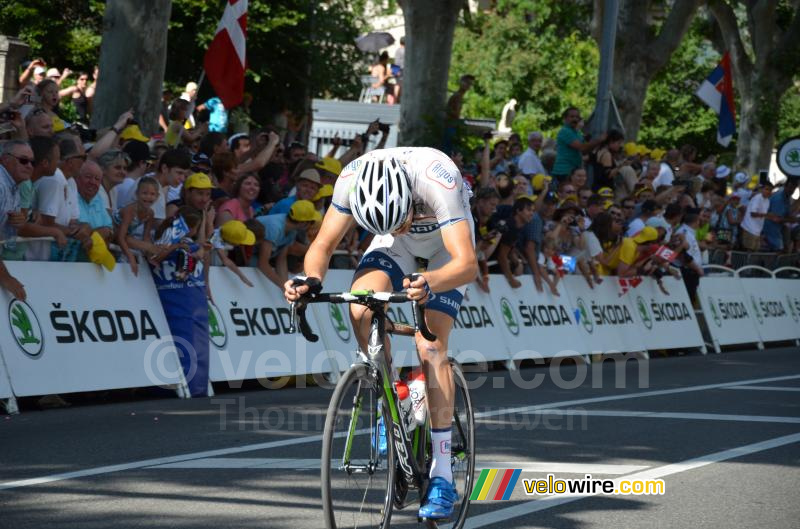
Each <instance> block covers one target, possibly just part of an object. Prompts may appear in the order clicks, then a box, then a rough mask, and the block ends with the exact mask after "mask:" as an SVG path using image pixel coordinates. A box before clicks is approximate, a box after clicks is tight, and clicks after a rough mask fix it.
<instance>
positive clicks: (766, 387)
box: [722, 386, 800, 391]
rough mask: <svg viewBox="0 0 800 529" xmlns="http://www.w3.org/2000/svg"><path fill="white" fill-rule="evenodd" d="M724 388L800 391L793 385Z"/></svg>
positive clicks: (733, 387) (732, 387)
mask: <svg viewBox="0 0 800 529" xmlns="http://www.w3.org/2000/svg"><path fill="white" fill-rule="evenodd" d="M722 389H749V390H757V391H800V388H798V387H792V386H731V387H726V388H722Z"/></svg>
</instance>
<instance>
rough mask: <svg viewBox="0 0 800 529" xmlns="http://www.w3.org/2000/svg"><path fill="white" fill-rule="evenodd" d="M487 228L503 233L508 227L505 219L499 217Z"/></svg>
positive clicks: (506, 231)
mask: <svg viewBox="0 0 800 529" xmlns="http://www.w3.org/2000/svg"><path fill="white" fill-rule="evenodd" d="M489 228H490V229H491V230H493V231H496V232H497V233H499V234H500V235H505V234H506V233H508V230H509V229H510V227H509V225H508V222H506V221H505V219H499V220H498V221H497V222H494V223H493V225H491V226H489Z"/></svg>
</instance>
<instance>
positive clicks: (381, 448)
mask: <svg viewBox="0 0 800 529" xmlns="http://www.w3.org/2000/svg"><path fill="white" fill-rule="evenodd" d="M372 445H373V446H374V445H375V433H374V432H373V434H372ZM386 452H387V447H386V425H385V424H384V423H383V417H378V453H379V454H380V455H382V456H385V455H386Z"/></svg>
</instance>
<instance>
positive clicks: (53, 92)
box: [36, 79, 67, 132]
mask: <svg viewBox="0 0 800 529" xmlns="http://www.w3.org/2000/svg"><path fill="white" fill-rule="evenodd" d="M36 93H37V94H38V95H39V97H40V98H41V101H40V102H39V108H41V109H43V110H44V111H45V112H46V113H47V115H48V116H49V117H50V120H51V121H52V122H53V132H59V131H62V130H64V129H65V128H67V123H66V122H65V121H64V120H63V119H61V118H60V117H59V116H58V103H59V101H60V98H59V96H58V84H57V83H56V82H55V81H53V80H52V79H45V80H44V81H42V82H40V83H39V84H37V85H36Z"/></svg>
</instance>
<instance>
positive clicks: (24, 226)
mask: <svg viewBox="0 0 800 529" xmlns="http://www.w3.org/2000/svg"><path fill="white" fill-rule="evenodd" d="M70 74H71V72H70V71H69V70H67V69H64V70H63V71H62V72H59V71H57V70H55V69H51V70H49V71H48V70H44V69H43V67H42V65H39V64H34V63H31V65H28V66H27V67H26V68H25V70H24V72H23V73H22V75H21V78H20V81H21V82H22V83H23V88H22V89H21V90H20V92H19V93H18V94H17V95H16V97H15V98H14V99H13V100H12V101H10V102H7V103H4V104H2V105H0V127H2V128H0V131H2V132H1V133H0V141H1V142H2V143H0V240H2V241H4V242H3V243H2V248H1V249H2V259H3V260H6V261H8V260H23V259H28V260H52V261H93V262H96V263H98V264H101V265H103V266H105V267H106V268H109V269H111V268H113V267H114V266H115V265H117V264H122V265H124V266H129V267H130V268H131V269H132V271H133V273H138V270H139V267H140V266H142V265H143V264H144V263H147V262H149V263H150V264H156V263H159V262H160V261H161V260H163V259H164V258H165V254H166V253H168V252H174V251H175V250H176V249H181V248H182V249H183V250H184V251H185V253H186V258H187V262H189V261H192V260H193V259H194V260H204V261H205V262H207V263H209V264H213V265H219V266H225V267H227V268H228V269H230V270H231V271H232V272H233V273H235V274H237V275H238V276H239V277H240V278H241V280H242V281H243V282H244V283H245V284H247V285H248V286H252V284H251V282H250V281H249V280H248V279H247V277H246V275H244V274H242V272H241V269H242V268H245V267H254V268H257V269H258V270H260V271H261V272H262V273H263V274H264V276H265V277H266V278H268V279H269V280H270V281H271V282H273V283H274V284H275V285H276V288H277V287H279V286H280V285H282V283H283V282H284V281H285V280H286V278H287V276H288V274H289V273H290V272H294V271H300V268H301V264H302V257H303V255H304V254H305V252H306V249H307V247H308V244H309V241H310V240H312V239H313V237H314V235H315V233H316V230H317V229H318V227H319V221H320V219H321V218H322V216H323V215H324V213H325V210H326V208H327V207H328V206H329V204H330V199H331V194H332V190H333V184H334V183H335V181H336V178H337V177H338V174H339V172H340V171H341V168H342V167H343V166H344V165H345V164H347V163H348V162H349V161H351V160H353V159H355V158H356V157H357V156H359V155H361V154H362V153H363V152H364V150H365V148H366V146H367V145H368V143H369V141H368V140H369V138H370V137H371V136H372V135H376V136H377V135H379V134H380V141H379V142H378V145H377V147H378V148H380V147H382V146H383V145H385V142H386V139H387V136H388V130H389V129H388V126H386V125H384V124H381V123H379V122H377V121H376V122H374V123H372V124H370V125H369V127H368V128H367V130H366V131H365V132H364V134H363V135H359V136H356V137H355V138H353V139H352V140H350V141H348V142H347V145H344V144H343V142H342V141H340V140H339V139H338V138H336V139H335V141H334V142H333V145H332V148H331V149H330V151H329V152H327V153H324V156H322V157H318V156H316V155H315V154H313V153H309V152H307V150H306V147H305V146H304V145H303V144H302V143H299V142H297V141H295V138H294V137H293V136H292V134H289V133H287V130H286V129H285V128H280V127H276V126H264V127H260V126H258V125H256V124H255V123H254V122H253V121H252V120H251V119H250V118H249V117H248V116H247V108H248V107H249V105H250V103H251V101H252V99H251V98H249V97H248V98H246V102H245V105H243V108H237V109H234V110H233V111H229V110H227V109H225V108H224V107H223V106H222V104H221V102H220V101H219V99H218V98H211V99H209V100H207V101H205V102H203V103H201V104H198V102H197V101H196V97H197V91H198V87H197V85H196V84H194V83H188V84H187V85H186V89H185V91H184V92H183V93H182V94H181V96H180V97H178V98H174V99H173V98H172V94H171V93H169V92H167V91H165V93H164V98H163V100H162V112H161V115H160V118H159V129H160V130H159V133H158V134H156V135H153V136H151V137H148V136H146V135H145V134H144V133H143V132H142V130H141V129H140V127H139V125H138V123H137V122H136V121H135V120H134V116H133V114H132V113H131V112H125V113H123V114H122V115H121V116H119V118H118V120H117V121H116V122H115V123H114V124H113V126H112V127H109V128H106V129H101V130H98V131H94V132H92V131H90V132H92V134H87V131H86V130H85V129H86V128H85V126H84V125H85V122H86V119H87V116H88V115H89V114H90V113H91V109H92V105H93V94H94V88H95V87H96V85H95V84H92V83H90V77H89V76H88V75H87V74H84V73H80V74H79V76H78V82H77V83H76V84H75V85H73V86H71V87H68V88H66V89H61V88H60V83H61V82H62V81H63V80H64V78H65V77H66V76H69V75H70ZM96 75H97V74H96V72H95V76H96ZM471 81H472V78H471V77H469V76H465V77H464V78H463V79H462V85H461V88H460V91H459V93H458V94H460V95H462V96H463V93H464V92H466V91H467V90H468V89H469V85H470V84H471ZM398 95H399V94H398ZM70 102H71V103H72V104H73V105H74V106H75V108H76V109H77V110H78V115H79V119H80V120H82V121H83V122H84V125H82V124H80V123H77V124H73V123H68V122H67V121H66V120H65V119H64V118H63V117H62V113H61V111H60V109H61V107H62V106H64V105H65V104H68V103H70ZM450 107H452V108H451V111H452V113H453V114H454V116H453V117H454V118H455V117H456V116H457V113H456V110H458V109H457V108H456V107H459V109H460V104H459V101H456V102H455V103H452V104H451V105H450ZM563 118H564V125H563V127H562V128H561V130H560V131H559V132H558V134H557V136H556V137H555V138H546V137H545V136H544V135H543V134H542V133H540V132H530V133H529V134H527V143H526V144H523V143H522V140H521V137H520V135H519V134H511V135H510V137H508V138H493V137H492V136H491V135H487V136H485V137H484V139H483V146H482V147H481V148H479V149H476V150H475V151H474V152H451V153H450V154H451V155H452V158H453V160H454V162H455V163H456V165H457V166H458V167H459V168H460V169H461V171H462V174H463V175H464V178H465V180H466V181H467V182H468V183H469V185H470V186H471V187H472V189H473V192H474V196H473V205H472V208H473V209H472V211H473V216H474V221H475V235H476V248H477V252H478V256H479V261H480V273H479V276H478V277H477V278H476V283H477V286H478V287H479V288H481V289H483V290H485V291H491V288H492V285H491V284H490V280H489V273H490V272H496V273H499V274H502V276H504V277H505V280H506V281H508V283H509V285H511V286H512V287H514V288H518V287H520V285H521V283H520V281H519V279H518V278H519V276H521V275H523V274H530V275H531V276H532V277H533V281H534V283H535V285H536V288H537V289H538V290H540V291H543V290H544V289H547V290H548V291H550V292H551V293H552V294H553V295H559V287H558V281H559V279H560V278H561V277H562V276H563V275H564V274H571V273H575V274H581V275H582V276H583V277H585V279H586V281H587V282H588V283H589V285H595V284H597V283H600V282H602V281H603V280H604V277H605V276H609V275H614V276H619V277H632V276H638V275H652V276H654V277H656V278H657V279H660V278H661V277H662V276H663V275H665V274H670V273H672V274H676V270H678V269H680V270H681V272H682V276H683V278H684V280H685V281H686V283H687V286H688V287H689V291H690V293H691V294H693V292H694V289H695V288H696V284H697V281H698V278H699V277H700V276H701V275H703V264H704V263H706V262H707V254H708V253H709V252H710V251H713V250H722V251H726V252H730V251H732V250H738V249H745V250H748V251H758V250H768V251H775V252H793V251H797V250H798V249H800V229H798V217H797V215H798V209H799V206H798V204H799V202H798V201H797V200H794V199H792V195H793V194H794V192H795V189H796V184H797V183H796V182H795V181H787V182H785V183H784V184H782V186H781V187H780V189H777V190H775V189H773V186H772V184H770V183H769V182H764V181H758V179H757V178H756V179H755V180H754V179H753V178H751V176H749V175H747V174H746V173H744V172H742V171H738V170H732V169H731V168H729V167H727V166H725V165H722V164H717V161H716V160H715V158H714V157H713V156H710V157H708V158H706V159H704V160H696V157H697V153H696V150H695V149H694V148H693V147H691V146H688V145H686V146H683V147H682V148H680V149H675V148H673V149H669V150H666V151H665V150H660V149H647V148H645V147H643V146H641V145H636V144H634V143H631V142H627V143H626V141H625V138H624V137H623V136H622V134H620V133H619V132H617V131H613V130H612V131H609V132H608V133H604V134H601V135H599V136H597V137H596V138H587V137H584V135H583V134H582V133H581V130H580V129H581V123H582V119H581V115H580V111H579V110H578V109H576V108H569V109H567V110H566V111H565V112H564V114H563ZM340 151H341V152H340ZM177 221H180V222H182V223H184V224H185V225H186V226H187V227H189V226H191V229H187V230H185V233H181V237H175V236H174V229H175V226H176V222H177ZM186 239H190V240H191V241H193V242H194V243H196V244H198V245H199V246H198V249H196V250H191V251H190V249H189V248H190V246H191V244H189V241H188V240H186ZM368 244H369V235H368V234H365V233H363V232H361V231H359V230H357V229H355V228H354V229H353V231H352V232H351V233H350V234H348V236H347V237H346V238H345V240H344V241H343V242H342V244H341V246H340V248H339V249H338V251H337V252H336V256H335V262H334V263H333V265H334V266H341V267H353V266H355V264H356V263H357V261H358V259H359V256H360V253H361V252H363V250H364V249H365V248H366V247H367V245H368ZM0 285H2V286H3V287H4V288H7V289H9V290H10V291H11V292H12V293H13V294H14V295H15V296H16V297H18V298H24V296H25V292H24V287H23V286H22V285H21V284H19V282H17V281H16V280H15V279H14V278H13V277H11V276H10V275H9V274H8V272H7V270H6V269H5V267H4V266H3V265H2V261H0ZM662 288H663V287H662Z"/></svg>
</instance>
